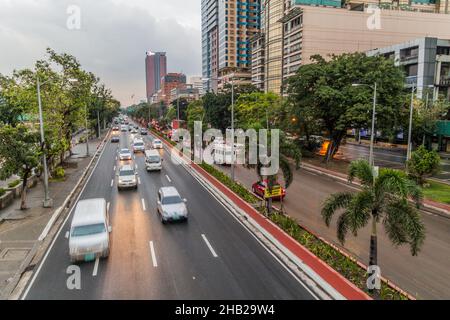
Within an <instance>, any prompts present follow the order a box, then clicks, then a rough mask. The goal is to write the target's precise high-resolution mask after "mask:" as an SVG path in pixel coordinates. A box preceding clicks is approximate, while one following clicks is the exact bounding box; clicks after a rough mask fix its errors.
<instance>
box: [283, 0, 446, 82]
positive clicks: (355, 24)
mask: <svg viewBox="0 0 450 320" xmlns="http://www.w3.org/2000/svg"><path fill="white" fill-rule="evenodd" d="M294 1H295V2H296V3H297V4H296V5H294V6H293V7H292V8H291V9H290V10H289V12H288V13H287V14H286V15H285V16H284V17H283V18H282V19H281V20H280V21H281V23H282V24H283V66H282V74H283V79H284V80H285V79H287V78H289V77H290V76H292V75H293V74H295V73H296V71H297V70H298V68H299V67H300V66H301V65H302V64H307V63H310V62H311V59H310V58H311V56H313V55H315V54H320V55H322V56H324V57H329V56H330V55H331V54H337V55H339V54H342V53H349V52H366V51H369V50H371V49H375V48H384V47H388V46H391V45H395V44H399V43H404V42H407V41H411V40H414V39H417V38H423V37H427V36H430V37H431V36H432V37H435V38H438V39H450V16H449V15H446V14H439V13H436V12H437V9H434V10H431V9H427V10H426V11H421V10H419V9H418V8H416V9H415V10H414V11H408V10H400V9H395V10H393V9H381V10H380V11H379V18H380V19H379V25H376V24H375V25H371V24H370V23H369V22H370V21H371V19H372V18H373V14H374V11H373V10H371V8H370V7H369V6H365V4H364V5H363V6H362V8H363V10H364V11H359V10H352V9H351V6H347V7H346V8H341V7H339V4H338V3H336V7H333V6H332V4H333V0H326V1H327V5H328V7H324V6H311V5H298V3H300V2H302V1H305V0H294ZM306 1H309V2H310V1H313V0H306ZM320 1H325V0H320ZM431 7H432V6H430V8H431ZM427 8H428V6H427ZM433 8H435V7H433ZM432 11H433V12H432Z"/></svg>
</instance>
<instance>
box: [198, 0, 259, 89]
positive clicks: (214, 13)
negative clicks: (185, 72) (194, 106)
mask: <svg viewBox="0 0 450 320" xmlns="http://www.w3.org/2000/svg"><path fill="white" fill-rule="evenodd" d="M260 4H261V0H202V52H203V56H202V58H203V61H202V62H203V77H204V78H207V79H209V80H207V81H205V83H204V89H205V91H210V90H216V88H217V86H218V85H220V82H221V81H220V80H218V79H225V77H226V78H229V76H228V75H229V74H231V73H239V74H242V73H243V72H247V73H248V76H249V77H250V76H251V70H250V68H251V60H252V59H251V43H250V39H251V38H252V37H253V36H254V35H255V34H257V33H259V31H260V27H261V20H260ZM217 82H219V83H217Z"/></svg>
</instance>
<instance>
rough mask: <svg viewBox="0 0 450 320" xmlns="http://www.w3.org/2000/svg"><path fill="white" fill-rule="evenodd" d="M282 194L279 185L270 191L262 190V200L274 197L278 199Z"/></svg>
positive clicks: (267, 189)
mask: <svg viewBox="0 0 450 320" xmlns="http://www.w3.org/2000/svg"><path fill="white" fill-rule="evenodd" d="M281 194H282V188H281V186H280V185H276V186H273V187H272V190H269V188H266V189H265V190H264V198H265V199H268V198H274V197H280V196H281Z"/></svg>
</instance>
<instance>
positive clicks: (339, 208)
mask: <svg viewBox="0 0 450 320" xmlns="http://www.w3.org/2000/svg"><path fill="white" fill-rule="evenodd" d="M355 178H357V179H358V180H359V181H360V182H361V184H362V190H361V191H359V192H356V193H353V192H339V193H335V194H333V195H331V196H330V197H329V198H328V199H327V200H326V201H325V202H324V204H323V207H322V217H323V219H324V221H325V224H326V225H327V226H330V223H331V220H332V217H333V215H335V214H336V213H338V212H340V214H339V218H338V220H337V237H338V239H339V241H340V242H341V243H342V244H344V242H345V238H346V236H347V233H348V232H349V231H351V232H352V233H353V235H354V236H357V234H358V231H359V230H360V229H362V228H364V227H365V226H366V225H367V224H368V223H369V222H371V225H372V227H371V236H370V259H369V265H370V266H372V265H377V225H378V224H379V223H380V222H381V223H382V224H383V226H384V230H385V231H386V234H387V236H388V237H389V239H390V240H391V241H392V243H393V244H394V245H396V246H399V245H402V244H409V246H410V249H411V254H412V255H414V256H415V255H417V254H418V252H419V250H420V248H421V246H422V244H423V241H424V239H425V227H424V224H423V222H422V221H421V218H420V213H419V212H418V210H417V208H416V207H414V206H413V205H411V204H410V203H409V201H408V200H409V199H410V198H411V199H413V200H414V201H415V203H416V205H417V207H419V205H420V203H421V200H422V192H421V190H420V188H419V187H418V186H417V185H416V184H415V183H413V182H412V181H411V180H409V179H408V177H407V176H406V174H405V173H404V172H402V171H397V170H393V169H385V168H383V169H380V171H379V175H376V174H374V171H373V170H372V167H371V166H370V165H369V163H368V162H367V161H365V160H358V161H353V162H352V163H351V165H350V169H349V175H348V179H349V181H350V182H351V181H353V180H354V179H355Z"/></svg>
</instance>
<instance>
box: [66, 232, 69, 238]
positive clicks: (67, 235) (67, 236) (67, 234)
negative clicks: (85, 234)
mask: <svg viewBox="0 0 450 320" xmlns="http://www.w3.org/2000/svg"><path fill="white" fill-rule="evenodd" d="M66 239H69V231H66Z"/></svg>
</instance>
